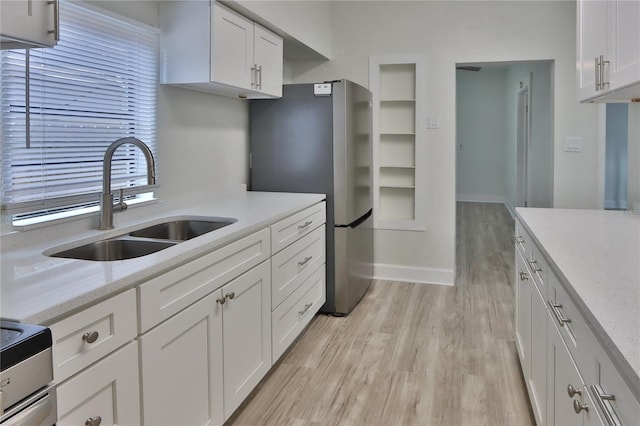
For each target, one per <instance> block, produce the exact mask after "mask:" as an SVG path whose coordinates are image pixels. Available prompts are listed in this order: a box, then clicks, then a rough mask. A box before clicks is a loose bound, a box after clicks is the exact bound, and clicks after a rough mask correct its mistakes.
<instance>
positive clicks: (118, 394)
mask: <svg viewBox="0 0 640 426" xmlns="http://www.w3.org/2000/svg"><path fill="white" fill-rule="evenodd" d="M57 396H58V423H57V424H58V425H62V426H64V425H74V426H75V425H90V426H93V425H96V426H97V425H101V426H107V425H117V424H118V425H137V424H140V402H139V401H140V385H139V382H138V345H137V344H136V343H135V342H129V344H127V345H126V346H124V347H123V348H121V349H119V350H117V351H116V352H114V353H112V354H111V355H109V356H107V357H106V358H104V359H102V360H100V361H99V362H97V363H95V364H93V365H92V366H91V367H89V368H87V369H86V370H84V371H82V372H81V373H79V374H77V375H75V376H73V377H72V378H71V379H69V380H67V381H65V382H64V383H62V384H60V385H59V386H58V388H57Z"/></svg>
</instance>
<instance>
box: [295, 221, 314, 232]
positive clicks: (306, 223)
mask: <svg viewBox="0 0 640 426" xmlns="http://www.w3.org/2000/svg"><path fill="white" fill-rule="evenodd" d="M312 223H313V221H312V220H308V221H306V222H305V223H303V224H302V225H298V231H302V230H303V229H306V228H308V227H309V226H310V225H311V224H312Z"/></svg>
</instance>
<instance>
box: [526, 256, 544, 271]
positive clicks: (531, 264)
mask: <svg viewBox="0 0 640 426" xmlns="http://www.w3.org/2000/svg"><path fill="white" fill-rule="evenodd" d="M527 263H528V264H529V267H530V268H531V272H534V273H535V272H542V268H541V267H540V266H539V265H538V261H537V260H531V259H527Z"/></svg>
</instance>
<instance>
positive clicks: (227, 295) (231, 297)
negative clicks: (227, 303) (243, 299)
mask: <svg viewBox="0 0 640 426" xmlns="http://www.w3.org/2000/svg"><path fill="white" fill-rule="evenodd" d="M225 297H226V298H227V299H233V298H234V297H236V293H235V292H233V291H232V292H231V293H227V294H226V296H225Z"/></svg>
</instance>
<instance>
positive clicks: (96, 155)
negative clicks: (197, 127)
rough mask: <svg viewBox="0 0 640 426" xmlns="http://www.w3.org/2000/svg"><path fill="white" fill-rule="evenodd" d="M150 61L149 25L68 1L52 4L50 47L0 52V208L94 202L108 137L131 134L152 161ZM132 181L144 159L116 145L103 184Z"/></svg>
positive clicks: (141, 177) (142, 181) (153, 42)
mask: <svg viewBox="0 0 640 426" xmlns="http://www.w3.org/2000/svg"><path fill="white" fill-rule="evenodd" d="M27 55H28V58H27ZM27 64H28V69H29V73H28V75H29V111H27V106H26V105H27V96H26V90H25V87H26V86H27V85H26V76H27V73H26V72H25V68H26V67H27ZM157 64H158V32H157V30H156V29H154V28H152V27H149V26H147V25H144V24H136V23H133V22H131V21H129V20H124V19H120V18H117V17H114V16H112V15H107V14H104V13H101V12H97V11H95V10H93V9H88V8H85V7H81V6H78V5H75V4H71V3H69V2H60V41H59V42H58V44H57V45H56V46H55V47H54V48H50V49H32V50H30V51H28V50H5V51H2V52H0V92H1V94H2V117H1V120H0V123H1V128H0V133H1V134H2V204H3V208H4V209H5V210H7V211H9V212H12V213H20V212H33V211H38V210H46V209H59V208H61V207H65V206H72V205H77V204H80V203H87V202H93V201H96V202H97V200H98V193H99V192H101V190H102V162H103V157H104V152H105V150H106V149H107V147H108V146H109V144H110V143H112V142H113V141H115V140H116V139H118V138H122V137H129V136H132V137H136V138H138V139H140V140H142V141H143V142H145V143H146V144H147V145H149V147H150V148H151V150H152V152H153V153H154V156H155V145H156V89H157ZM27 113H28V114H29V117H28V119H27ZM29 122H30V123H29ZM28 123H29V124H28ZM27 125H28V126H29V131H27V128H26V127H27ZM139 185H146V162H145V158H144V155H142V153H141V152H140V151H139V150H138V149H137V148H135V147H133V146H132V145H124V146H122V147H120V148H118V150H117V151H116V154H115V156H114V158H113V162H112V187H113V188H114V189H115V188H126V187H132V186H136V187H138V186H139ZM147 191H149V189H147ZM131 192H133V191H131Z"/></svg>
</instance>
